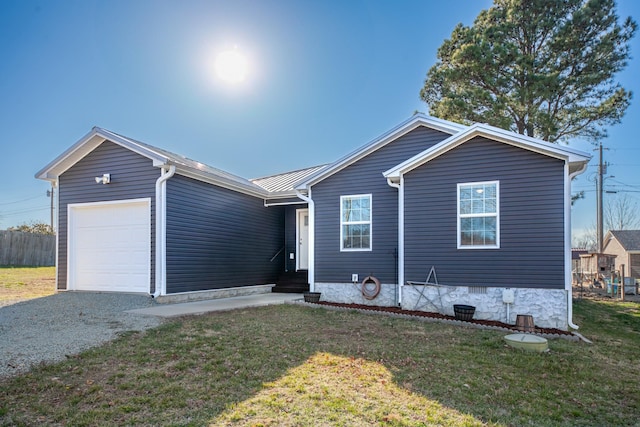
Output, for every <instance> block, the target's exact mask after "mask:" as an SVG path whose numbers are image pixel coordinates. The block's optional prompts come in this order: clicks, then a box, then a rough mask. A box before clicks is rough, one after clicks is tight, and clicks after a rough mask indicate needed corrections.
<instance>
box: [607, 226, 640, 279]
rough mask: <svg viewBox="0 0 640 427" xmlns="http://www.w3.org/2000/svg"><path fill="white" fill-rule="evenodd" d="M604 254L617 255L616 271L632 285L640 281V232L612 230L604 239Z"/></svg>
mask: <svg viewBox="0 0 640 427" xmlns="http://www.w3.org/2000/svg"><path fill="white" fill-rule="evenodd" d="M603 252H605V253H607V254H611V255H615V256H616V257H615V269H616V270H618V271H619V272H620V273H621V267H620V266H621V265H624V268H625V270H624V271H625V277H630V278H631V279H632V280H631V282H632V283H635V281H636V280H639V279H640V230H610V231H609V232H608V233H607V235H606V236H605V238H604V246H603Z"/></svg>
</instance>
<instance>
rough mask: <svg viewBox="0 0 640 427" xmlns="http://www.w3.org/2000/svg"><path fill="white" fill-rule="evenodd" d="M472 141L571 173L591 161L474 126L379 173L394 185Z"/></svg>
mask: <svg viewBox="0 0 640 427" xmlns="http://www.w3.org/2000/svg"><path fill="white" fill-rule="evenodd" d="M476 137H484V138H488V139H491V140H493V141H496V142H499V143H503V144H507V145H512V146H515V147H519V148H522V149H525V150H528V151H532V152H535V153H539V154H543V155H545V156H548V157H552V158H556V159H561V160H563V161H565V162H567V163H569V164H570V166H571V169H572V170H573V171H576V172H577V171H579V170H580V169H582V168H584V166H585V165H586V163H587V162H588V161H589V160H590V159H591V155H590V154H588V153H585V152H582V151H579V150H575V149H571V148H568V147H560V146H558V145H556V144H551V143H548V142H546V141H542V140H538V139H535V138H531V137H527V136H524V135H520V134H516V133H513V132H510V131H505V130H504V129H499V128H495V127H491V126H488V125H483V124H475V125H473V126H471V127H469V128H468V129H467V130H465V131H463V132H460V133H458V134H455V135H452V136H451V137H449V138H447V139H446V140H444V141H442V142H441V143H439V144H437V145H434V146H433V147H430V148H428V149H426V150H424V151H423V152H421V153H418V154H417V155H415V156H414V157H412V158H410V159H408V160H406V161H404V162H402V163H400V164H398V165H396V166H394V167H392V168H391V169H388V170H386V171H385V172H383V175H384V176H385V177H386V178H387V179H390V180H392V181H395V182H397V181H398V180H399V177H400V175H403V174H405V173H407V172H409V171H411V170H413V169H415V168H417V167H419V166H421V165H423V164H425V163H428V162H430V161H432V160H433V159H435V158H437V157H439V156H441V155H443V154H445V153H447V152H448V151H450V150H452V149H454V148H456V147H458V146H460V145H462V144H465V143H467V142H469V141H472V140H473V139H474V138H476Z"/></svg>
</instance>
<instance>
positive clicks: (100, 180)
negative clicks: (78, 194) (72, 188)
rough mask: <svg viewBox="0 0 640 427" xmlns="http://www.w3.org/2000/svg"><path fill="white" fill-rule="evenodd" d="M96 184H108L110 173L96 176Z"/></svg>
mask: <svg viewBox="0 0 640 427" xmlns="http://www.w3.org/2000/svg"><path fill="white" fill-rule="evenodd" d="M95 180H96V184H109V183H110V182H111V174H110V173H105V174H104V175H102V176H96V178H95Z"/></svg>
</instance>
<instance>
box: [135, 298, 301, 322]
mask: <svg viewBox="0 0 640 427" xmlns="http://www.w3.org/2000/svg"><path fill="white" fill-rule="evenodd" d="M297 299H300V300H301V299H302V294H279V293H268V294H258V295H248V296H242V297H232V298H220V299H211V300H205V301H193V302H183V303H177V304H170V303H166V304H157V305H154V306H153V307H147V308H139V309H135V310H129V311H127V312H128V313H137V314H147V315H151V316H158V317H177V316H184V315H190V314H203V313H208V312H211V311H225V310H235V309H238V308H247V307H261V306H264V305H275V304H284V303H286V302H289V301H294V300H297Z"/></svg>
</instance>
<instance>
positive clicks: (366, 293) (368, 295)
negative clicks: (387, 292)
mask: <svg viewBox="0 0 640 427" xmlns="http://www.w3.org/2000/svg"><path fill="white" fill-rule="evenodd" d="M379 293H380V280H378V279H377V278H376V277H373V276H367V277H365V278H364V280H363V281H362V296H363V297H364V298H365V299H368V300H372V299H374V298H375V297H377V296H378V294H379Z"/></svg>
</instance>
